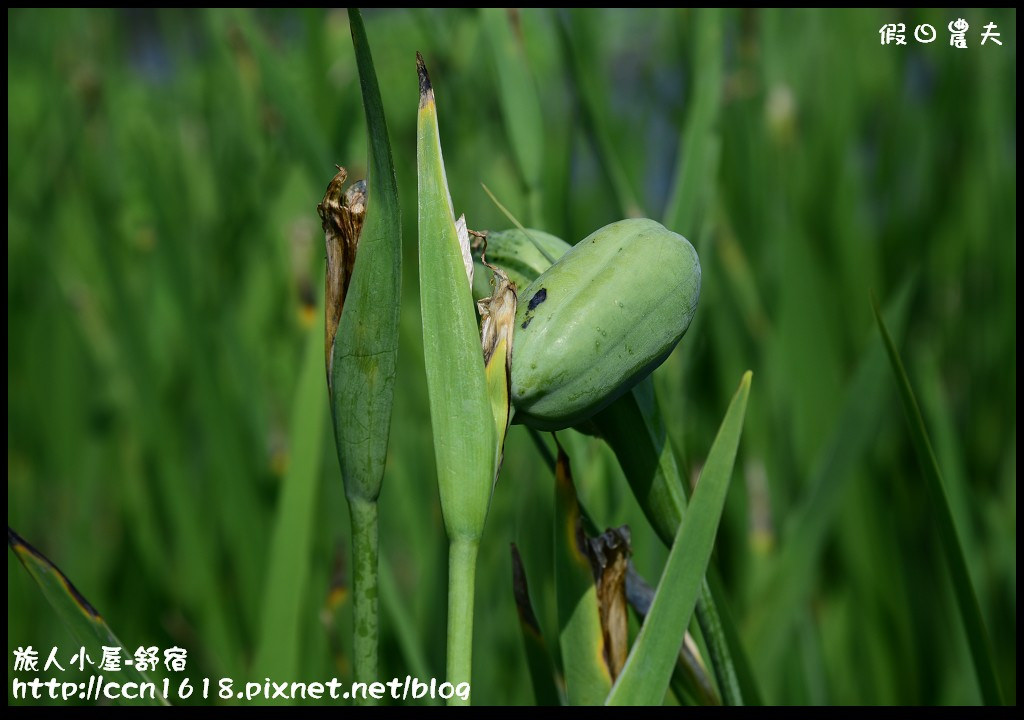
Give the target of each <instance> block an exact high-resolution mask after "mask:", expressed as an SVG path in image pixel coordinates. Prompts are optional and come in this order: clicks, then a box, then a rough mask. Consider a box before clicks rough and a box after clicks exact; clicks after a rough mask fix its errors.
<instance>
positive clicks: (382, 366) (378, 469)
mask: <svg viewBox="0 0 1024 720" xmlns="http://www.w3.org/2000/svg"><path fill="white" fill-rule="evenodd" d="M349 19H350V22H351V29H352V43H353V46H354V47H355V53H356V64H357V66H358V69H359V83H360V87H361V88H362V93H363V107H364V109H365V111H366V124H367V131H368V134H369V168H370V170H369V177H368V178H367V205H366V218H365V221H364V224H363V228H362V233H361V235H360V237H359V250H358V252H357V254H356V260H355V266H354V268H353V271H352V278H351V282H350V284H349V287H348V292H347V294H346V296H345V308H344V311H343V312H342V314H341V321H340V323H339V325H338V332H337V336H336V340H335V342H336V349H335V354H334V364H333V367H332V368H331V373H332V378H333V379H332V386H333V390H334V392H333V397H332V398H331V403H332V412H333V417H334V430H335V437H336V439H337V443H338V458H339V462H340V464H341V471H342V477H343V478H344V481H345V492H346V495H347V496H348V497H350V498H351V497H358V498H360V499H362V500H367V501H376V499H377V496H378V495H379V494H380V487H381V481H382V478H383V475H384V464H385V459H386V457H387V449H388V437H389V435H390V429H391V409H392V405H393V400H394V383H395V372H396V364H397V358H398V317H399V306H400V298H401V290H402V288H401V281H402V221H401V212H400V209H399V206H398V185H397V182H396V180H395V168H394V163H393V162H392V159H391V143H390V141H389V139H388V131H387V123H386V122H385V120H384V109H383V105H382V101H381V97H380V89H379V87H378V85H377V77H376V74H375V72H374V69H373V58H372V57H371V55H370V46H369V43H368V41H367V38H366V31H365V29H364V27H363V21H362V16H361V15H360V13H359V11H358V10H356V9H350V10H349Z"/></svg>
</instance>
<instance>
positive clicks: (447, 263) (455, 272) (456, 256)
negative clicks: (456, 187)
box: [416, 59, 495, 540]
mask: <svg viewBox="0 0 1024 720" xmlns="http://www.w3.org/2000/svg"><path fill="white" fill-rule="evenodd" d="M419 70H420V108H419V119H418V122H417V134H416V160H417V169H418V174H419V198H418V205H419V235H420V239H419V256H420V306H421V307H420V312H421V314H422V320H423V364H424V366H425V368H426V372H427V392H428V395H429V397H430V419H431V424H432V427H433V433H434V454H435V461H436V462H437V482H438V487H439V489H440V493H441V508H442V510H443V512H444V521H445V526H446V527H447V529H448V536H449V538H451V539H453V540H454V539H476V538H479V537H480V533H481V532H482V531H483V526H484V519H485V518H486V515H487V506H488V503H489V501H490V495H491V483H492V481H493V480H494V445H495V440H494V438H495V432H494V416H493V415H492V412H491V405H490V401H489V400H488V393H487V380H486V377H485V375H484V361H483V351H482V349H481V346H480V331H479V329H478V328H477V324H476V313H475V311H474V309H473V308H474V306H473V296H472V293H471V289H470V285H469V281H468V279H467V277H466V268H465V265H464V264H463V259H462V257H463V256H462V250H461V248H460V244H459V238H458V233H457V231H456V229H455V213H454V210H453V208H452V201H451V196H450V195H449V193H448V181H447V179H446V177H445V171H444V159H443V158H442V155H441V141H440V137H439V136H438V130H437V110H436V108H435V105H434V92H433V88H432V87H431V85H430V79H429V77H428V76H427V71H426V68H425V67H424V65H423V63H422V59H420V60H419Z"/></svg>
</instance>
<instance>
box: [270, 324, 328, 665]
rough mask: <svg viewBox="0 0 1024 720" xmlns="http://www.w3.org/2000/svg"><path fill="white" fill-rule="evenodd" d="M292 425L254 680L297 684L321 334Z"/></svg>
mask: <svg viewBox="0 0 1024 720" xmlns="http://www.w3.org/2000/svg"><path fill="white" fill-rule="evenodd" d="M308 335H309V337H308V340H307V342H306V349H305V354H304V357H303V360H302V372H301V374H300V376H299V382H298V385H297V387H296V395H295V400H294V401H293V404H292V415H291V425H290V426H289V438H288V449H289V462H288V470H287V472H286V474H285V477H284V485H283V487H282V490H281V499H280V501H279V502H278V511H277V517H276V519H275V520H274V529H273V531H272V534H271V540H270V557H269V559H268V566H267V573H266V581H265V582H264V586H263V608H262V614H261V616H260V636H259V641H258V643H257V645H256V658H255V660H254V661H253V676H254V677H279V678H281V679H282V680H289V681H291V680H297V679H298V671H299V640H300V638H301V637H302V622H301V621H302V608H303V607H304V601H305V600H307V598H308V596H307V594H306V589H307V583H308V581H309V568H310V550H311V546H312V538H313V525H314V522H313V520H314V517H315V514H316V498H317V489H318V487H319V483H318V481H319V478H320V462H321V459H322V457H323V453H322V452H321V449H322V447H323V446H322V443H323V436H324V427H325V425H326V419H327V417H326V413H325V412H324V406H323V375H322V374H321V373H322V372H323V336H322V335H321V333H320V329H319V328H317V327H314V328H312V329H311V330H310V332H309V333H308Z"/></svg>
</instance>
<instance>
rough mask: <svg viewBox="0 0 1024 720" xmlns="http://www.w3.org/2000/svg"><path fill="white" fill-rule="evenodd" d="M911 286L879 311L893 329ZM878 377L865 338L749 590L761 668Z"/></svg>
mask: <svg viewBox="0 0 1024 720" xmlns="http://www.w3.org/2000/svg"><path fill="white" fill-rule="evenodd" d="M912 286H913V282H912V281H910V280H908V281H906V282H904V283H903V284H902V286H901V289H900V291H899V292H897V293H896V294H895V296H894V297H893V299H892V300H891V301H890V303H889V308H888V310H887V314H888V315H889V319H890V322H891V323H892V324H893V326H894V327H896V328H899V331H902V328H903V327H904V326H905V324H906V318H907V308H908V306H909V300H910V289H911V287H912ZM884 377H885V358H884V357H883V356H882V351H881V349H880V348H879V347H877V346H876V345H873V344H872V345H869V346H868V347H867V348H866V349H865V350H864V352H862V354H861V358H860V360H859V361H858V363H857V367H856V370H855V371H854V373H853V377H852V379H851V380H850V383H849V385H848V388H847V391H846V393H845V395H844V398H843V404H842V408H841V410H840V412H839V414H838V416H837V417H836V420H835V423H834V424H833V427H832V431H831V433H830V434H829V438H828V440H827V442H825V443H824V444H823V446H822V448H821V449H820V450H819V453H818V456H817V458H816V460H815V463H814V466H813V468H812V471H811V474H810V477H809V479H808V483H807V486H808V488H809V490H808V492H807V493H806V499H805V500H804V501H803V503H802V504H801V505H800V507H798V508H797V509H795V510H794V511H792V513H791V515H792V517H791V519H790V523H791V529H789V530H788V531H787V533H786V536H785V541H784V542H783V543H782V545H781V548H780V552H779V557H778V559H777V560H775V562H774V565H773V568H772V572H771V574H770V575H769V576H768V577H767V578H766V579H765V580H763V581H762V582H761V586H760V587H759V588H758V589H757V592H756V594H755V596H754V601H753V603H752V608H751V612H750V613H749V615H748V618H747V623H746V628H745V630H746V632H745V633H744V635H745V637H747V638H749V642H750V646H751V647H755V648H757V653H758V656H759V657H760V664H759V670H761V671H764V670H765V669H767V668H769V667H771V666H772V665H773V664H774V663H776V662H777V661H778V660H779V658H780V656H781V653H782V652H783V651H784V650H785V648H786V647H787V644H788V641H789V638H790V635H791V632H792V631H793V629H794V627H795V624H796V620H797V618H798V617H799V615H800V613H801V612H802V611H803V610H802V609H803V608H805V607H806V603H807V601H808V597H809V595H810V593H811V589H812V587H813V585H814V578H815V577H816V574H817V572H818V562H819V557H820V554H821V552H822V549H823V547H824V544H825V538H826V537H827V534H828V532H829V530H830V528H831V527H832V523H833V522H834V520H835V517H836V515H837V514H838V512H839V510H840V508H841V507H842V504H841V503H842V498H843V492H844V490H845V488H846V486H847V485H848V481H849V478H850V477H851V476H852V470H853V468H854V467H856V465H857V463H858V462H859V461H860V460H861V458H862V457H863V455H864V453H865V452H866V451H867V450H868V448H870V447H871V445H872V442H873V439H874V438H875V436H876V435H877V431H878V427H879V417H880V416H881V413H882V412H883V409H884V393H883V392H882V388H883V385H882V383H883V381H884Z"/></svg>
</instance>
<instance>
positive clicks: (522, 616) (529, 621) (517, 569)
mask: <svg viewBox="0 0 1024 720" xmlns="http://www.w3.org/2000/svg"><path fill="white" fill-rule="evenodd" d="M512 591H513V592H514V593H515V598H516V612H517V613H518V614H519V629H520V630H521V631H522V634H523V650H524V651H525V652H526V666H527V669H528V670H529V671H530V680H531V682H532V683H533V696H534V700H535V701H536V704H537V705H547V706H551V705H559V704H560V703H559V701H558V688H556V687H555V667H554V664H553V663H552V662H551V655H550V654H549V652H548V648H547V644H546V643H545V642H544V636H543V635H541V631H540V623H539V622H537V616H536V615H535V614H534V612H533V604H532V603H531V602H530V588H529V586H528V585H527V583H526V568H524V567H523V559H522V558H521V557H520V556H519V549H518V548H517V547H516V544H515V543H512Z"/></svg>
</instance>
